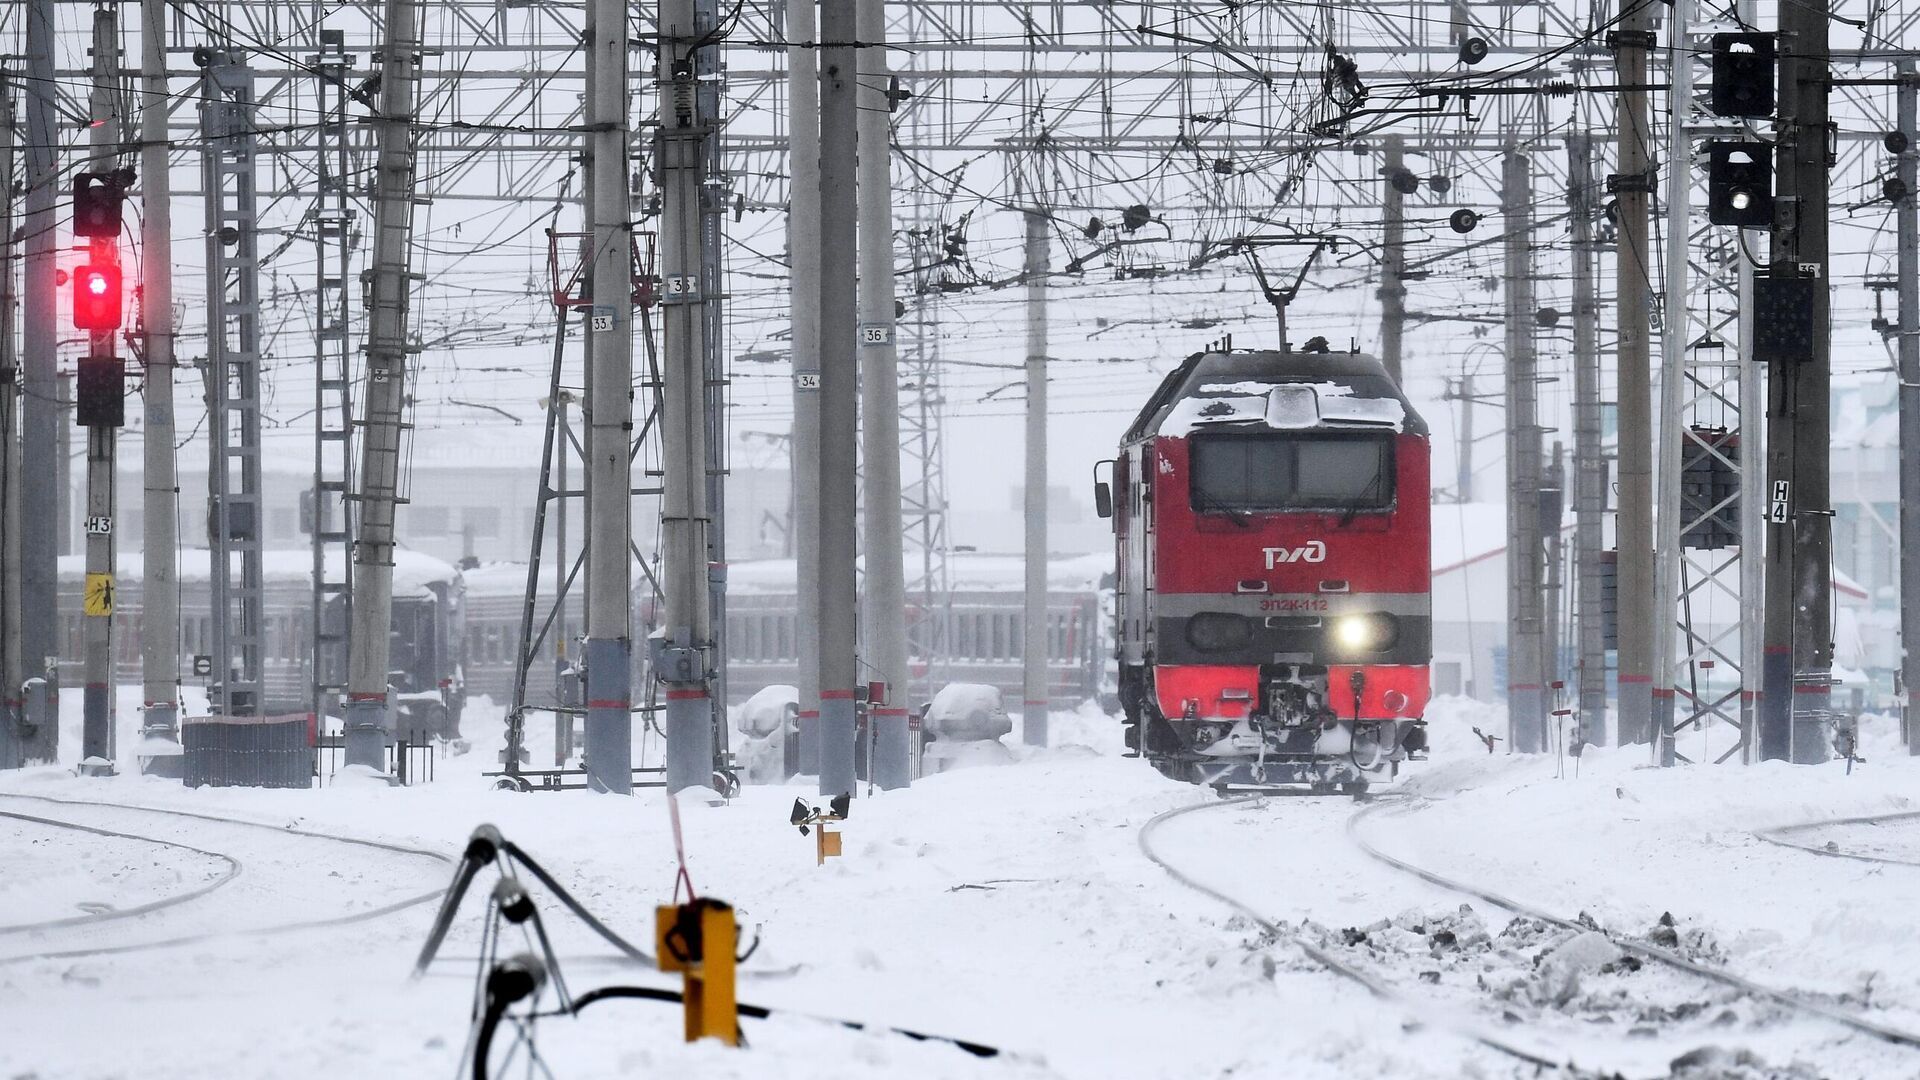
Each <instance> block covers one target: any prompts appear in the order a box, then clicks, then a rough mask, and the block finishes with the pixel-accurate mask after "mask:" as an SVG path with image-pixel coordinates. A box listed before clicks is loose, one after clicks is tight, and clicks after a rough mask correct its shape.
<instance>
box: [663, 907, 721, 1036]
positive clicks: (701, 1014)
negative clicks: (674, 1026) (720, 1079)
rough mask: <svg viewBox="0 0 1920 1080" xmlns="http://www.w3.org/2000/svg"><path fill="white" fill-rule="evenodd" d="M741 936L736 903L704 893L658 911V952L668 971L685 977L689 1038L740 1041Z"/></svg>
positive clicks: (684, 991) (683, 993) (683, 994)
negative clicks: (737, 994) (738, 954)
mask: <svg viewBox="0 0 1920 1080" xmlns="http://www.w3.org/2000/svg"><path fill="white" fill-rule="evenodd" d="M739 938H740V928H739V926H738V925H737V924H736V923H735V922H734V921H733V906H732V905H731V904H728V903H725V902H724V901H720V900H714V899H711V898H708V897H701V898H699V899H695V900H689V901H688V902H686V903H684V904H663V905H661V906H660V907H657V908H655V909H654V921H653V944H654V955H655V956H657V957H659V958H660V970H661V971H662V972H669V973H671V972H675V971H677V972H679V973H680V975H681V977H682V979H683V981H684V988H683V992H682V1000H683V1001H684V1003H685V1008H686V1014H687V1041H688V1042H693V1041H695V1040H697V1039H707V1038H713V1039H719V1040H720V1041H721V1042H723V1043H726V1044H727V1045H728V1046H739V1045H740V1020H739V1012H738V1001H737V999H736V997H735V995H734V968H735V964H736V963H737V960H736V957H735V955H734V948H735V947H736V946H737V945H738V943H739Z"/></svg>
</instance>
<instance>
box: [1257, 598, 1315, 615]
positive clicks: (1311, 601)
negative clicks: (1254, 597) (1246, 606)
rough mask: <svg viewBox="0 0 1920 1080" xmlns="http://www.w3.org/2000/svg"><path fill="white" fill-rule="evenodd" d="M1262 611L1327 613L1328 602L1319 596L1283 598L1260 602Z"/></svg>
mask: <svg viewBox="0 0 1920 1080" xmlns="http://www.w3.org/2000/svg"><path fill="white" fill-rule="evenodd" d="M1260 610H1261V611H1294V612H1300V611H1325V610H1327V602H1326V601H1325V600H1324V599H1322V598H1320V597H1318V596H1282V597H1276V598H1274V599H1272V600H1262V601H1260Z"/></svg>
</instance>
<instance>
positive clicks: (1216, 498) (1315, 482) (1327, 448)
mask: <svg viewBox="0 0 1920 1080" xmlns="http://www.w3.org/2000/svg"><path fill="white" fill-rule="evenodd" d="M1192 445H1193V452H1192V456H1191V461H1190V468H1189V473H1190V477H1191V482H1190V491H1191V500H1190V501H1191V505H1192V507H1193V508H1194V509H1195V510H1201V511H1206V510H1368V509H1380V508H1384V507H1387V506H1390V505H1392V503H1393V439H1392V437H1391V436H1379V435H1359V436H1354V435H1205V436H1197V437H1195V438H1194V439H1193V444H1192Z"/></svg>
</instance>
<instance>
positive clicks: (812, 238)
mask: <svg viewBox="0 0 1920 1080" xmlns="http://www.w3.org/2000/svg"><path fill="white" fill-rule="evenodd" d="M814 15H815V10H814V0H792V2H791V3H789V4H788V5H787V40H788V41H791V42H793V43H794V44H793V47H792V48H789V49H788V50H787V65H788V68H787V70H788V82H787V85H788V88H789V93H790V100H789V106H790V107H789V108H788V110H787V117H788V121H787V122H788V134H789V136H790V139H791V144H790V145H791V149H790V151H789V162H790V165H791V168H790V173H789V175H790V176H791V177H792V179H791V181H790V182H789V184H788V189H787V194H788V199H789V205H788V207H787V257H788V259H789V263H788V273H787V281H788V291H789V293H790V295H791V297H792V302H793V313H792V321H791V323H790V331H791V337H792V345H793V440H792V443H791V445H792V449H793V458H792V463H791V465H790V466H789V469H790V472H791V475H792V477H793V525H792V528H793V565H794V600H795V603H796V604H797V605H798V608H797V621H798V625H799V627H800V632H799V633H798V634H796V635H795V638H796V641H795V646H796V648H797V650H798V651H797V652H796V653H795V656H796V657H797V658H798V660H799V672H800V676H799V682H800V686H799V690H800V712H799V715H798V716H797V717H796V718H795V723H796V724H797V725H798V727H799V731H798V733H797V734H798V738H797V739H796V742H797V744H798V746H799V754H798V756H797V759H796V760H794V761H792V762H789V763H788V765H789V767H790V769H791V770H792V771H794V772H798V773H805V774H807V775H813V774H815V773H818V772H819V771H820V639H819V637H818V636H816V634H815V632H814V631H815V628H816V627H818V626H819V625H820V583H819V580H818V578H817V577H816V576H815V575H816V574H817V573H818V570H819V563H820V499H819V494H820V493H819V488H818V486H817V481H818V480H819V478H820V284H819V283H820V198H821V193H820V65H819V63H818V61H817V58H816V56H815V53H814V40H813V39H814Z"/></svg>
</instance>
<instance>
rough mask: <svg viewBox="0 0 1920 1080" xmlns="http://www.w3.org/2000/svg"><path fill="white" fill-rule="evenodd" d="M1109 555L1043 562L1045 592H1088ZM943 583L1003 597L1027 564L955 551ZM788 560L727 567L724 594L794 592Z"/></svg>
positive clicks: (1017, 584)
mask: <svg viewBox="0 0 1920 1080" xmlns="http://www.w3.org/2000/svg"><path fill="white" fill-rule="evenodd" d="M1112 570H1113V556H1112V555H1110V554H1092V555H1055V556H1053V557H1052V558H1050V559H1048V560H1047V587H1048V588H1049V589H1051V590H1053V591H1056V592H1091V591H1093V590H1095V589H1098V588H1100V580H1101V578H1102V577H1104V576H1105V575H1107V574H1108V573H1110V572H1112ZM947 578H948V582H949V585H950V587H951V588H952V589H953V591H955V592H1004V591H1010V590H1017V589H1020V588H1021V587H1022V586H1023V585H1024V584H1025V582H1026V559H1025V557H1024V556H1020V555H997V554H991V553H983V552H977V551H957V552H954V553H953V554H951V555H949V556H948V557H947ZM793 580H794V578H793V560H792V559H753V560H750V561H747V562H736V563H731V564H729V565H728V567H727V591H728V592H730V593H742V594H770V595H774V594H781V593H790V592H792V591H793Z"/></svg>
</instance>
